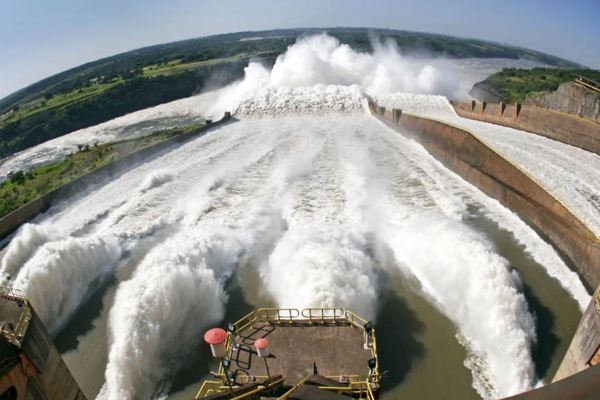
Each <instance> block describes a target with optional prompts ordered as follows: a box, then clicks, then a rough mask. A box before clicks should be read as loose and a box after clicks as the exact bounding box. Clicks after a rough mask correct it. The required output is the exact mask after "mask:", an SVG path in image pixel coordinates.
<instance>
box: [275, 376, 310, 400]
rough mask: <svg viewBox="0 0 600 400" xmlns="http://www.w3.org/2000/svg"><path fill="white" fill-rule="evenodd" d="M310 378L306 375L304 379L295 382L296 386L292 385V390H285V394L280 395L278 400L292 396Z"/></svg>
mask: <svg viewBox="0 0 600 400" xmlns="http://www.w3.org/2000/svg"><path fill="white" fill-rule="evenodd" d="M307 379H308V376H306V377H305V378H304V379H302V380H301V381H300V382H298V383H297V384H295V385H294V386H292V387H291V388H290V390H288V391H287V392H285V393H284V394H283V396H280V397H278V398H277V400H285V399H287V398H288V397H290V396H291V395H292V394H293V393H294V392H295V391H296V390H298V388H299V387H300V386H302V385H304V382H306V380H307Z"/></svg>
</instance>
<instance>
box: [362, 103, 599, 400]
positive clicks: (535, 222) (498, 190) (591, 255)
mask: <svg viewBox="0 0 600 400" xmlns="http://www.w3.org/2000/svg"><path fill="white" fill-rule="evenodd" d="M369 109H370V111H371V113H372V114H373V115H375V117H377V118H378V119H380V120H381V121H383V122H384V123H385V124H386V125H388V126H390V127H391V128H392V129H395V130H401V132H402V134H405V135H408V136H410V137H412V138H413V139H415V140H416V141H418V142H419V143H421V144H422V145H423V146H424V147H425V148H426V149H427V151H429V152H430V154H432V155H433V156H434V157H435V158H437V159H438V160H439V161H440V162H442V163H443V164H444V165H445V166H447V167H448V168H450V169H451V170H453V171H454V172H456V173H457V174H459V175H460V176H462V177H463V178H464V179H465V180H467V181H469V182H470V183H472V184H474V185H475V186H477V187H478V188H479V189H480V190H482V191H483V192H484V193H486V194H487V195H489V196H491V197H493V198H495V199H497V200H499V201H500V202H501V203H502V204H504V205H505V206H506V207H508V208H510V209H511V210H513V211H514V212H516V213H517V214H519V216H520V217H521V218H522V219H523V220H524V221H526V222H527V223H528V224H529V225H530V226H532V227H533V228H534V229H535V230H536V231H537V232H538V233H539V234H540V235H542V237H544V238H546V239H547V240H548V241H550V242H551V243H552V244H553V246H554V247H555V248H556V249H558V251H559V252H560V253H562V255H563V256H565V257H566V258H567V260H568V261H570V265H571V267H572V268H574V269H575V270H576V271H577V272H578V273H579V274H580V276H581V277H582V278H583V280H584V283H585V284H586V286H587V287H588V289H593V288H596V287H597V286H598V284H599V283H600V243H598V241H597V239H596V238H595V237H594V235H593V234H592V232H590V231H589V229H588V228H587V227H586V226H585V225H584V224H583V223H582V222H581V221H580V220H579V219H578V218H576V217H575V216H574V215H573V214H572V213H571V212H570V211H569V210H568V209H567V208H566V207H564V206H563V205H562V204H561V203H560V202H559V201H558V200H557V199H556V198H554V197H553V196H552V195H551V194H550V193H548V192H547V191H546V190H545V189H544V188H543V187H542V186H540V185H538V184H537V183H536V182H535V181H533V180H532V179H531V178H529V177H528V176H527V175H526V174H525V173H524V172H522V171H521V170H520V169H519V168H518V167H517V166H516V165H513V164H511V163H510V162H509V161H507V160H506V159H504V158H503V157H502V156H500V155H499V154H497V153H496V152H494V151H493V150H492V149H491V148H489V147H488V146H486V145H485V144H484V143H483V142H481V141H480V140H479V139H478V138H477V137H475V135H473V134H471V133H470V132H469V131H466V130H464V129H461V128H458V127H455V126H452V125H449V124H447V123H444V122H441V121H437V120H435V119H429V118H423V117H417V116H414V115H409V114H405V113H402V111H401V110H398V109H393V110H386V109H385V108H383V107H379V106H377V105H376V104H374V103H370V104H369ZM508 113H509V115H510V114H512V115H513V116H516V113H518V110H517V108H516V106H515V107H514V108H513V109H512V110H510V109H509V111H508ZM597 364H600V288H599V289H598V290H596V292H595V295H594V297H593V298H592V301H591V302H590V304H589V306H588V308H587V309H586V311H585V312H584V315H583V317H582V319H581V321H580V323H579V326H578V328H577V331H576V333H575V335H574V337H573V339H572V341H571V344H570V346H569V348H568V350H567V353H566V355H565V357H564V358H563V360H562V362H561V365H560V367H559V369H558V371H557V373H556V375H555V377H554V381H553V382H558V384H554V383H553V384H552V385H547V386H544V387H542V388H540V389H537V390H535V391H532V392H528V393H524V394H520V395H517V396H514V397H511V399H515V400H516V399H534V398H536V399H537V398H539V399H542V398H551V399H563V398H573V399H575V398H577V399H588V398H590V397H589V394H590V393H598V391H600V380H598V377H599V376H600V365H597ZM594 365H596V367H594ZM589 367H592V368H589ZM565 378H568V379H565ZM574 385H575V386H578V387H577V388H575V387H574ZM579 385H580V386H579ZM586 396H588V397H586Z"/></svg>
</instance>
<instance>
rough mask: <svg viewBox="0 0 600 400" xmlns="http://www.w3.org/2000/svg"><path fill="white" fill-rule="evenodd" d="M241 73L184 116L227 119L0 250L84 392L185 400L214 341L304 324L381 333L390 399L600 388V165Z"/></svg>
mask: <svg viewBox="0 0 600 400" xmlns="http://www.w3.org/2000/svg"><path fill="white" fill-rule="evenodd" d="M334 44H335V43H334ZM281 63H282V64H283V63H285V60H284V61H282V62H281ZM277 65H278V64H276V66H277ZM276 66H275V67H274V68H273V70H274V71H276V70H277V68H278V67H276ZM279 66H280V67H281V64H279ZM287 67H289V65H288V66H287ZM280 71H281V69H280ZM283 71H284V72H285V68H284V69H283ZM246 73H247V76H246V79H245V80H244V81H242V82H238V83H236V84H234V85H232V86H230V87H226V88H223V89H220V90H217V91H215V92H209V93H204V94H202V95H200V96H198V97H196V98H194V99H193V100H194V101H198V103H200V104H202V107H206V109H205V111H204V112H205V114H206V115H205V117H212V118H213V119H217V117H219V118H220V116H221V115H222V112H223V111H226V110H227V111H232V118H231V119H227V120H223V121H222V123H219V124H215V125H213V126H211V127H210V128H208V129H206V130H204V131H203V132H202V134H197V135H192V136H191V137H189V138H187V139H186V140H185V141H182V142H179V143H172V144H170V145H168V146H165V147H163V148H159V149H155V150H156V151H155V152H153V151H148V152H147V153H146V154H144V157H142V158H140V159H135V160H133V161H132V162H130V163H123V164H122V165H119V167H118V168H114V169H109V170H108V171H104V172H103V174H102V175H98V176H91V177H90V179H89V180H88V181H86V184H85V185H82V186H81V187H80V190H77V191H75V193H71V195H69V196H57V197H55V198H54V199H49V202H48V204H46V205H45V207H43V208H44V212H43V213H41V214H36V215H35V216H34V218H33V219H31V220H29V219H27V220H28V221H29V222H28V223H25V224H23V225H22V226H20V227H19V228H18V230H17V231H16V232H15V233H14V235H13V236H9V237H8V238H7V243H8V244H7V246H6V247H5V248H4V249H3V250H2V260H1V264H0V271H1V273H2V277H3V282H4V284H5V285H9V286H12V287H14V288H18V289H20V290H22V292H23V296H22V297H23V298H24V299H26V300H27V301H28V304H30V305H31V308H32V309H33V310H35V315H36V316H37V318H38V319H39V321H41V322H43V324H44V325H45V327H46V328H45V329H47V332H46V333H45V337H50V338H51V339H52V341H53V343H54V347H55V348H56V351H57V352H58V353H60V354H61V355H62V358H63V359H64V366H65V368H66V369H67V370H68V371H70V374H72V376H73V378H74V381H76V383H77V385H76V386H78V388H79V389H80V390H81V395H82V396H85V398H89V399H92V398H97V399H99V400H104V399H107V400H117V399H118V400H120V399H137V398H168V399H170V400H178V399H190V398H193V397H194V396H195V395H196V393H197V390H198V387H199V386H200V382H202V381H203V380H205V379H206V378H207V377H210V376H211V370H212V369H214V362H213V361H212V359H211V355H210V353H209V350H208V349H207V348H206V346H204V345H203V343H202V340H201V339H202V334H203V332H204V331H205V330H206V329H208V328H210V327H212V326H216V325H220V326H223V327H226V326H227V323H228V322H234V321H238V320H239V319H240V318H242V317H243V315H244V314H247V313H250V312H252V310H254V309H261V308H275V309H279V308H292V309H297V310H305V309H311V308H313V307H336V308H342V309H344V310H353V312H356V314H357V315H361V316H362V318H364V319H365V320H369V321H373V324H374V325H375V326H376V329H377V345H378V351H379V364H380V368H381V376H382V379H381V390H380V392H379V393H380V398H382V399H396V398H407V399H410V398H423V399H434V398H436V399H437V398H440V397H442V396H445V398H448V399H454V398H464V399H478V398H484V399H497V398H510V396H515V395H517V396H518V395H520V394H521V393H523V392H528V391H531V390H533V389H534V388H536V387H538V386H542V385H544V384H546V385H545V386H543V388H541V389H540V390H544V388H548V389H549V390H556V391H557V393H558V394H559V395H560V394H563V395H564V393H569V394H574V392H564V390H568V389H564V387H565V386H564V385H565V383H564V382H566V383H567V385H568V384H569V382H573V381H571V380H565V381H564V382H563V383H560V382H562V381H558V382H557V383H556V385H554V384H549V383H551V382H552V381H553V380H554V379H555V377H557V376H559V375H558V374H559V372H558V371H561V372H560V374H563V375H562V376H568V375H571V374H572V373H576V375H574V378H573V379H576V382H579V383H580V382H587V383H586V384H585V385H584V386H585V387H586V388H590V387H591V388H594V386H593V382H594V378H595V377H596V376H597V373H598V372H597V371H598V368H597V367H595V368H588V367H589V366H590V365H591V363H592V362H595V361H594V360H596V358H595V352H597V348H594V346H597V342H595V340H596V336H594V335H595V332H597V331H596V330H595V328H594V327H595V326H596V325H595V324H596V323H597V319H595V318H597V315H596V314H595V309H596V308H595V304H596V303H595V300H594V298H593V297H592V295H591V294H592V293H593V291H594V290H595V288H596V286H597V284H598V281H597V278H598V266H597V264H596V263H595V261H594V260H595V255H596V254H597V253H596V251H597V244H596V237H597V225H596V224H597V217H598V216H597V212H596V211H594V210H595V205H596V203H595V202H596V199H595V198H594V193H597V192H598V191H597V186H596V185H597V181H596V180H595V179H594V178H595V177H596V174H597V170H598V169H597V166H598V156H597V155H595V154H592V153H591V152H584V153H581V152H580V151H584V150H582V149H577V148H572V147H573V146H571V147H561V145H562V144H563V143H558V144H557V143H554V142H548V141H547V140H548V139H545V140H542V139H540V138H539V137H538V136H535V135H533V134H531V133H524V132H517V133H519V134H520V135H526V136H524V137H525V139H524V137H523V136H517V134H516V133H515V132H513V131H508V129H511V128H509V127H505V126H499V125H490V124H489V123H485V122H482V121H475V120H474V119H465V118H461V117H459V116H458V115H457V111H456V109H455V108H454V107H453V106H452V105H451V104H450V103H449V102H448V100H447V99H446V98H444V97H441V96H434V95H412V94H399V93H397V92H399V91H400V90H398V88H395V89H394V91H393V92H394V93H391V94H379V95H377V96H376V95H367V94H366V93H368V90H366V89H365V88H363V87H361V86H359V85H356V84H325V83H327V82H325V83H323V82H316V83H315V82H308V83H306V86H299V87H291V88H290V87H286V86H285V85H280V86H278V85H275V84H272V82H271V81H270V80H272V79H274V78H278V79H283V78H285V76H286V74H283V73H277V74H275V73H274V72H273V71H271V72H269V71H266V70H265V69H264V67H261V66H260V65H255V64H253V63H250V65H249V66H248V68H247V70H246ZM269 74H270V75H269ZM282 77H283V78H282ZM266 80H269V82H271V83H265V81H266ZM191 101H192V100H189V102H191ZM178 104H179V103H178ZM166 107H167V106H166ZM482 108H483V107H482ZM492 108H493V106H490V108H489V110H491V109H492ZM215 110H216V111H218V112H219V113H221V114H220V115H218V116H215V115H214V112H216V111H215ZM510 110H512V108H509V111H510ZM178 118H179V117H178ZM169 123H174V122H173V121H170V122H169ZM91 131H93V130H91ZM515 138H517V139H515ZM518 138H521V139H523V140H519V139H518ZM55 144H56V142H55ZM526 146H528V147H526ZM565 146H566V145H565ZM54 147H56V149H57V153H60V152H62V151H68V147H65V148H60V146H54ZM522 148H524V149H526V151H520V150H522ZM528 152H537V153H536V154H535V156H530V157H525V156H527V153H528ZM43 153H45V151H41V152H39V153H35V151H32V152H29V153H27V154H26V155H23V157H24V158H21V159H18V160H16V161H15V162H19V163H24V164H26V163H27V160H26V159H25V158H27V157H29V156H31V157H33V159H32V160H33V161H32V163H34V164H35V163H37V162H40V160H39V158H36V157H38V156H39V155H40V154H42V155H43ZM561 153H564V154H562V156H561ZM50 156H52V154H50ZM584 156H585V160H586V161H585V166H582V167H581V168H580V169H576V168H579V166H578V165H576V163H574V161H573V160H575V159H578V158H580V157H584ZM17 158H18V157H17ZM42 162H43V161H42ZM553 164H556V165H558V166H559V167H557V168H555V169H553V170H552V171H555V170H556V173H553V174H544V173H543V172H544V169H545V168H546V167H548V168H550V167H552V166H553ZM540 166H541V167H540ZM560 170H563V173H560V172H561V171H560ZM567 170H568V171H567ZM579 170H580V171H583V173H582V175H579V174H578V173H577V171H579ZM540 171H541V172H540ZM92 178H94V179H92ZM95 178H97V179H95ZM34 214H35V213H34ZM19 222H25V220H23V221H19ZM17 225H20V224H17ZM7 322H12V321H7ZM6 326H9V325H6ZM9 328H10V327H9ZM358 347H360V346H358ZM278 351H279V350H278ZM565 354H566V355H567V356H566V357H565ZM363 361H364V360H363ZM279 366H281V365H279ZM242 369H243V368H242ZM578 372H581V373H578ZM32 376H33V375H32ZM590 377H591V378H590ZM31 379H36V378H31ZM589 382H592V384H590V383H589ZM554 388H556V389H554ZM77 390H78V389H75V391H74V392H76V393H78V392H77ZM529 393H530V394H531V395H535V393H536V392H529ZM546 393H547V392H546ZM524 396H527V395H524ZM563 397H564V396H563ZM559 398H560V397H559Z"/></svg>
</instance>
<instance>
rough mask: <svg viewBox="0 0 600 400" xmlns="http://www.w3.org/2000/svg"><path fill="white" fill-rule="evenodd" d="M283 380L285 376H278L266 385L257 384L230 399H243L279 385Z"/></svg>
mask: <svg viewBox="0 0 600 400" xmlns="http://www.w3.org/2000/svg"><path fill="white" fill-rule="evenodd" d="M284 380H285V377H283V376H282V377H280V378H279V379H276V380H274V381H273V382H270V383H268V384H267V385H259V386H258V387H257V388H256V389H254V390H251V391H249V392H246V393H244V394H241V395H239V396H236V397H233V398H232V399H231V400H243V399H247V398H248V397H251V396H254V395H255V394H257V393H260V392H263V391H265V390H267V389H271V388H272V387H273V386H276V385H279V384H280V383H282V382H283V381H284Z"/></svg>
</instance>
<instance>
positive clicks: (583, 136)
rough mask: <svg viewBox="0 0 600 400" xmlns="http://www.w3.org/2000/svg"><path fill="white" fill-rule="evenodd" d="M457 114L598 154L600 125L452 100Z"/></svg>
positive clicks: (504, 106)
mask: <svg viewBox="0 0 600 400" xmlns="http://www.w3.org/2000/svg"><path fill="white" fill-rule="evenodd" d="M452 106H454V110H455V111H456V113H457V114H458V115H460V116H461V117H464V118H470V119H475V120H478V121H484V122H491V123H493V124H497V125H503V126H508V127H510V128H515V129H520V130H523V131H527V132H531V133H535V134H538V135H541V136H545V137H547V138H550V139H553V140H557V141H559V142H563V143H566V144H569V145H571V146H576V147H579V148H581V149H584V150H587V151H591V152H593V153H596V154H600V123H598V122H597V121H594V120H591V119H586V118H581V117H578V116H576V115H571V114H565V113H561V112H557V111H552V110H548V109H544V108H540V107H536V106H532V105H521V104H506V103H486V102H476V101H472V102H460V101H452Z"/></svg>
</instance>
